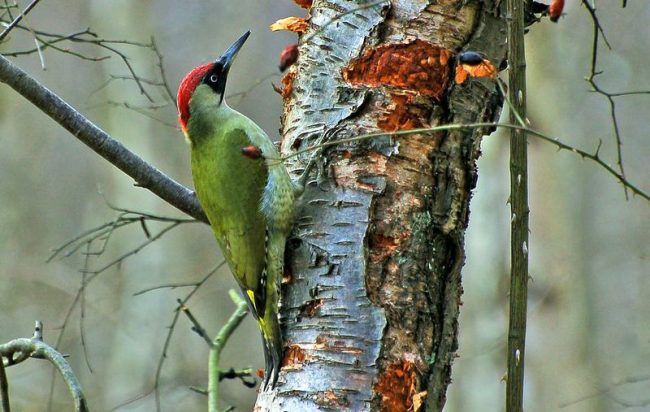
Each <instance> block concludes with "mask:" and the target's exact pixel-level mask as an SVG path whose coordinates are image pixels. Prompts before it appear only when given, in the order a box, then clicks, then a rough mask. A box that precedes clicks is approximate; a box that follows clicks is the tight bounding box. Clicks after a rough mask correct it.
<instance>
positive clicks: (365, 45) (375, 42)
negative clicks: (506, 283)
mask: <svg viewBox="0 0 650 412" xmlns="http://www.w3.org/2000/svg"><path fill="white" fill-rule="evenodd" d="M371 3H372V2H369V3H368V4H371ZM429 3H435V4H429ZM363 4H366V3H363ZM363 4H362V2H361V1H359V0H354V1H352V0H349V1H345V0H328V1H324V0H322V1H314V3H313V5H312V8H311V9H310V14H311V18H310V19H309V22H310V27H309V28H308V30H307V32H306V33H305V35H304V38H308V39H310V40H309V41H308V42H305V43H304V44H301V45H300V46H299V56H300V57H299V59H298V61H297V62H296V64H294V65H293V66H291V68H290V69H289V75H288V77H287V79H288V80H287V81H286V82H285V91H287V92H286V93H285V96H284V105H285V106H284V108H285V110H284V114H283V118H282V120H283V125H282V132H283V136H284V139H283V142H282V149H283V152H284V153H285V154H289V153H292V152H293V151H295V150H298V149H304V148H306V147H309V146H311V145H312V144H314V143H316V142H318V141H319V139H322V138H323V137H324V136H325V135H326V134H327V136H329V138H330V139H336V138H345V137H351V136H357V135H360V134H364V133H368V132H374V131H377V130H378V129H379V130H398V129H404V128H410V127H420V126H424V127H426V126H435V125H439V124H445V123H470V122H476V121H486V120H492V119H493V118H494V117H495V116H497V115H498V112H499V110H500V107H501V106H500V104H501V101H500V99H499V97H498V92H497V90H496V87H495V84H494V82H493V81H492V80H490V79H475V78H470V79H468V80H467V81H466V82H465V83H463V84H462V85H449V83H450V82H449V76H450V74H449V73H450V71H451V70H452V69H453V61H452V60H453V59H452V58H451V56H453V55H455V54H457V53H458V52H460V51H461V50H462V49H471V50H475V51H479V52H482V53H484V54H485V55H486V56H488V57H489V58H490V59H491V60H492V61H493V62H495V63H497V64H498V63H500V62H502V61H503V59H504V56H505V54H504V44H503V34H502V33H503V32H502V31H500V30H502V29H503V27H504V24H503V21H502V20H501V19H500V18H498V17H496V16H497V15H498V13H496V12H495V10H494V6H493V5H492V1H489V0H485V1H482V2H480V1H478V0H474V1H472V0H469V1H468V0H457V1H455V0H438V1H437V2H423V1H415V0H409V1H407V0H391V1H390V3H389V2H386V3H383V4H382V5H377V6H375V7H365V8H360V7H363ZM333 19H334V21H333ZM425 76H426V79H425ZM485 132H487V131H485V130H473V131H472V130H462V131H455V132H449V133H436V134H431V135H424V134H419V135H411V136H406V137H403V138H396V139H388V138H382V139H375V140H373V141H365V142H358V143H354V144H345V145H340V146H334V147H333V148H332V149H330V150H329V151H328V152H327V153H326V157H327V158H328V160H329V165H330V167H329V169H328V170H329V171H330V173H329V174H328V176H327V178H328V180H327V182H326V184H325V186H326V187H324V188H323V187H322V185H321V186H319V187H317V185H315V184H314V183H313V182H312V184H310V185H309V186H308V188H307V190H306V192H305V194H304V195H303V197H302V199H301V203H300V205H299V208H298V211H297V216H296V224H295V230H294V238H293V239H292V240H291V241H290V243H289V244H288V248H287V249H288V251H289V255H288V257H287V270H288V271H289V272H290V274H291V276H290V281H289V282H288V283H287V284H286V285H285V286H286V287H285V288H284V296H283V298H284V299H283V303H282V323H283V325H284V327H285V329H286V330H285V335H284V336H285V340H286V341H287V342H286V343H287V347H288V348H289V349H288V350H287V354H286V355H285V365H286V366H285V367H284V368H283V369H282V371H281V373H280V380H279V383H278V386H277V387H276V388H275V390H274V391H272V392H267V393H263V394H260V397H259V398H258V403H257V405H256V410H258V411H300V410H305V411H312V410H349V411H407V410H411V411H417V410H418V409H421V407H422V406H423V404H424V403H426V408H427V411H437V410H441V409H442V407H443V405H444V401H445V392H446V389H447V386H448V384H449V382H450V375H451V364H452V361H453V359H454V357H455V356H456V355H455V353H456V349H457V340H456V334H457V326H458V311H459V305H460V295H461V293H462V287H461V283H460V268H461V267H462V265H463V262H464V258H465V255H464V250H463V243H464V232H465V228H466V227H467V222H468V215H469V212H468V210H469V209H468V207H469V199H470V196H471V190H472V189H473V188H474V186H475V184H476V179H477V173H476V165H475V162H476V159H477V158H478V156H479V154H480V146H479V145H480V140H481V136H482V135H483V134H484V133H485ZM289 166H290V169H292V170H293V171H294V172H295V173H298V172H299V171H300V170H301V166H302V164H301V163H300V162H297V161H295V160H293V164H291V165H289Z"/></svg>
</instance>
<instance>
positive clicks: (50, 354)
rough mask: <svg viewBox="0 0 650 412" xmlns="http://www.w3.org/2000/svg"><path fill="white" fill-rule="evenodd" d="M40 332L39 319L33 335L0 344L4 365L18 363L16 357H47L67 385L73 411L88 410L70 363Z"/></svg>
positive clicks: (81, 411) (0, 353)
mask: <svg viewBox="0 0 650 412" xmlns="http://www.w3.org/2000/svg"><path fill="white" fill-rule="evenodd" d="M41 333H42V325H41V323H40V322H39V321H36V330H35V332H34V336H33V337H31V338H19V339H14V340H12V341H9V342H7V343H5V344H2V345H0V355H2V357H3V362H4V358H7V365H6V366H12V365H15V364H17V363H18V362H17V361H16V360H17V359H21V360H24V359H27V358H37V359H47V360H48V361H50V362H51V363H52V364H53V365H54V366H55V367H56V369H57V370H58V371H59V373H60V374H61V376H62V377H63V380H64V381H65V383H66V384H67V385H68V389H69V390H70V394H71V395H72V398H73V400H74V404H75V411H78V412H86V411H88V407H87V405H86V398H85V396H84V394H83V391H82V389H81V385H80V384H79V381H78V380H77V377H76V376H75V374H74V371H73V370H72V368H71V367H70V364H68V362H67V361H66V360H65V358H64V357H63V355H61V354H60V353H59V352H58V351H57V350H56V349H54V348H53V347H51V346H50V345H48V344H47V343H45V342H43V340H42V335H41ZM16 354H18V357H14V356H15V355H16Z"/></svg>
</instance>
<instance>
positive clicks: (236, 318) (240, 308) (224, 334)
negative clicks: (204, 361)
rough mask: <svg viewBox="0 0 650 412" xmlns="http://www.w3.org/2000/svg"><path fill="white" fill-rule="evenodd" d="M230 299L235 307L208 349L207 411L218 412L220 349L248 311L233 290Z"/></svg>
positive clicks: (230, 292)
mask: <svg viewBox="0 0 650 412" xmlns="http://www.w3.org/2000/svg"><path fill="white" fill-rule="evenodd" d="M228 294H229V295H230V299H232V301H233V302H235V305H237V309H235V312H233V314H232V315H230V319H228V322H226V324H225V325H224V326H223V328H221V330H220V331H219V333H218V334H217V336H216V337H215V338H214V340H213V341H212V349H210V360H209V363H208V373H209V375H208V411H209V412H219V358H220V357H221V350H222V349H223V347H224V345H225V344H226V341H228V338H229V337H230V335H231V334H232V333H233V332H234V330H235V329H237V326H239V324H240V323H241V321H242V320H244V318H245V317H246V314H247V313H248V306H247V305H246V302H245V301H244V300H243V299H242V298H241V297H240V296H239V295H238V294H237V292H235V291H234V290H232V289H231V290H230V291H229V292H228Z"/></svg>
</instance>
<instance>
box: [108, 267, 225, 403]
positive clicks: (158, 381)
mask: <svg viewBox="0 0 650 412" xmlns="http://www.w3.org/2000/svg"><path fill="white" fill-rule="evenodd" d="M225 264H226V261H225V260H224V261H221V262H220V263H219V264H217V265H216V266H215V267H213V268H212V269H210V271H209V272H208V273H207V274H206V275H205V276H204V277H203V278H202V279H201V280H199V281H198V282H195V283H193V284H191V286H193V288H192V290H191V291H190V292H189V293H188V294H187V295H185V297H184V298H183V299H182V300H181V302H180V304H181V305H186V304H187V302H189V300H190V299H191V298H192V296H194V294H195V293H196V292H197V291H198V290H199V289H200V288H201V286H203V285H204V284H205V282H207V281H208V279H210V278H211V277H212V275H214V274H215V273H217V271H218V270H219V269H221V268H222V267H223V266H224V265H225ZM182 286H190V285H182ZM160 287H161V288H162V287H166V286H165V285H163V286H160ZM156 288H158V287H153V288H150V289H149V290H154V289H156ZM146 291H147V290H144V291H140V292H138V293H137V295H141V294H143V293H145V292H146ZM180 314H181V312H180V311H179V310H178V307H177V308H176V309H175V310H174V316H173V317H172V321H171V323H170V325H169V327H168V329H169V331H168V332H167V336H166V337H165V342H164V343H163V347H162V352H161V354H160V358H159V359H158V367H157V368H156V374H155V377H154V383H153V387H152V388H151V389H150V390H149V391H148V392H145V393H143V394H141V395H138V396H137V397H135V398H132V399H129V400H127V401H125V402H122V403H120V404H119V405H116V406H115V407H114V408H113V409H112V410H116V409H120V408H122V407H124V406H126V405H128V404H131V403H133V402H137V401H139V400H140V399H143V398H146V397H147V396H149V395H150V394H151V393H152V392H153V393H154V399H155V403H156V411H160V410H161V408H160V384H161V376H162V370H163V366H164V365H165V361H166V360H167V356H168V353H167V351H168V350H169V345H170V343H171V339H172V336H173V334H174V330H175V329H176V324H177V322H178V319H179V317H180Z"/></svg>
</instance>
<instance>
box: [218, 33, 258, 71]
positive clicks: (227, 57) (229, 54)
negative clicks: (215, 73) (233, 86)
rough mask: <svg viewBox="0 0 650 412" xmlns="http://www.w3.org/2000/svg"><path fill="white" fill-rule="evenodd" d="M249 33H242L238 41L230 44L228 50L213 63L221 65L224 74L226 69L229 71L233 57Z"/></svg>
mask: <svg viewBox="0 0 650 412" xmlns="http://www.w3.org/2000/svg"><path fill="white" fill-rule="evenodd" d="M250 34H251V32H250V30H248V31H247V32H246V33H244V34H243V35H242V36H241V37H240V38H239V39H237V41H236V42H234V43H233V44H232V46H230V47H228V50H226V51H225V52H224V53H223V54H222V55H221V56H220V57H219V58H218V59H217V60H216V61H215V63H221V64H222V67H223V71H224V73H227V72H228V69H230V65H231V64H232V62H233V61H234V60H235V57H236V56H237V53H238V52H239V49H241V47H242V46H243V45H244V43H245V42H246V39H247V38H248V36H250Z"/></svg>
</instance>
